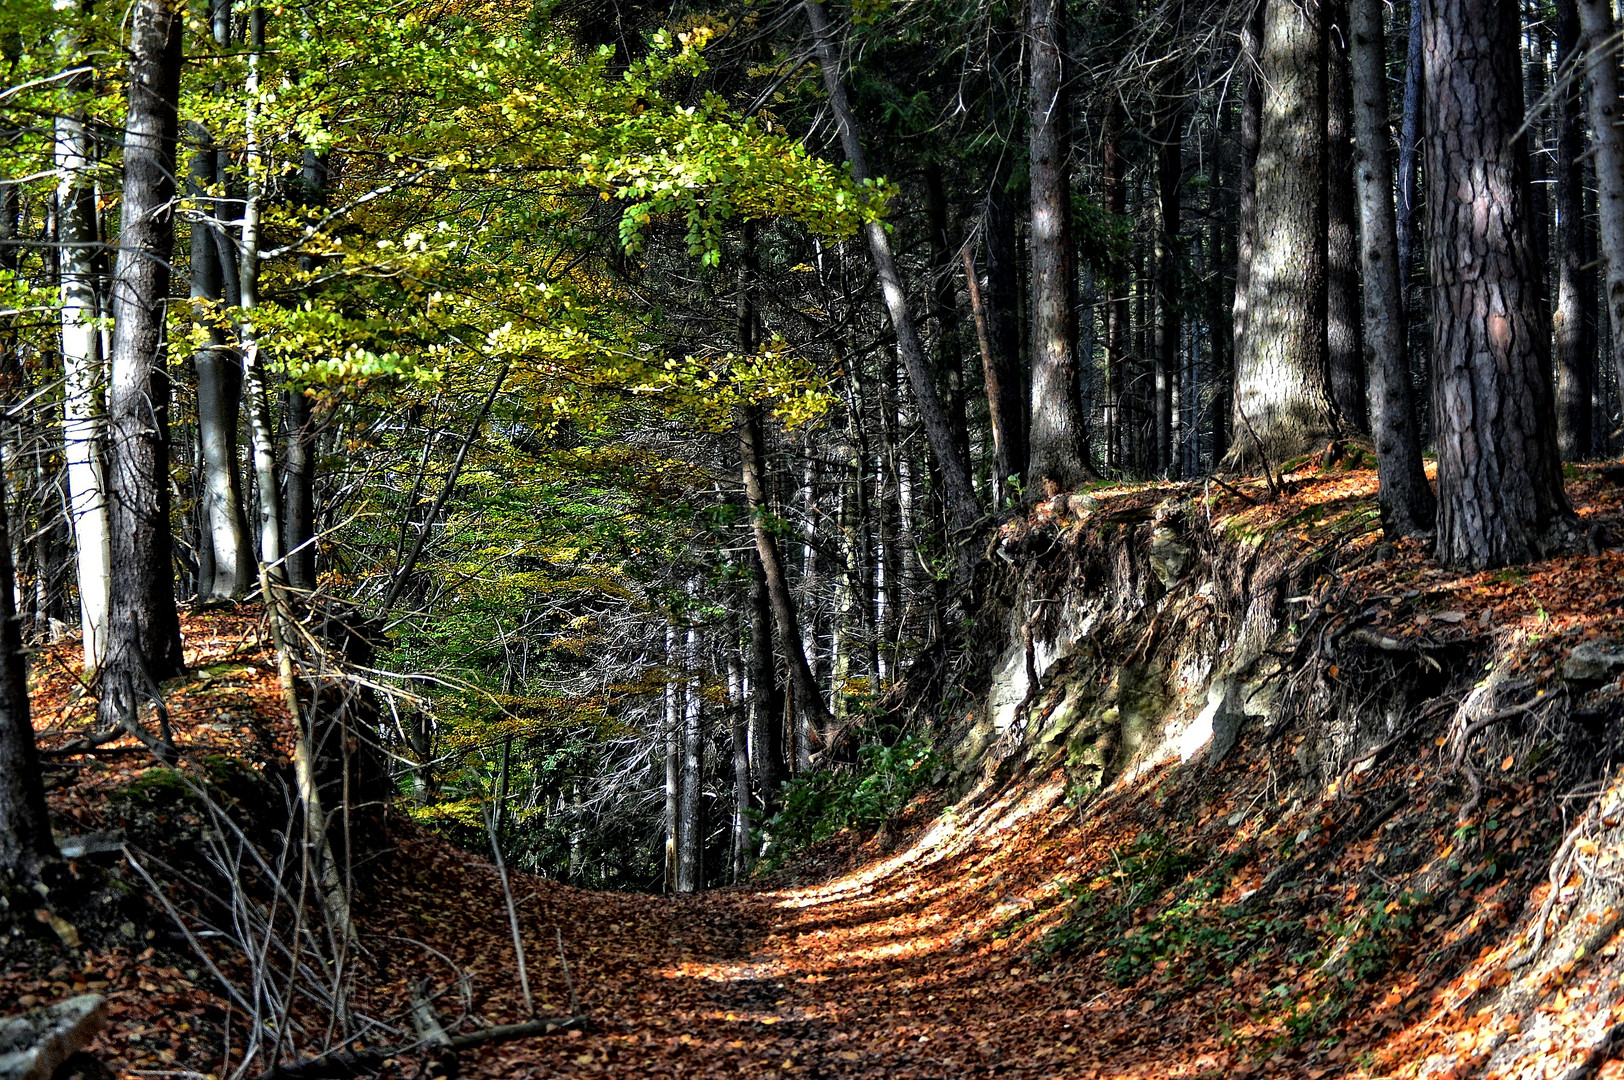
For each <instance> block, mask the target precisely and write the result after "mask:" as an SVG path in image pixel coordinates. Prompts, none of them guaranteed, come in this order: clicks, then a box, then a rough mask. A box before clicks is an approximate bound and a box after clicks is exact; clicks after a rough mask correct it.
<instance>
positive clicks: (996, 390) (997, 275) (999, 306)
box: [984, 155, 1027, 507]
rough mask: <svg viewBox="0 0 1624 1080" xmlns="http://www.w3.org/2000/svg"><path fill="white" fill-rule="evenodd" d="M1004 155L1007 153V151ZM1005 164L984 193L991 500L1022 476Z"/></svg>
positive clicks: (1013, 212)
mask: <svg viewBox="0 0 1624 1080" xmlns="http://www.w3.org/2000/svg"><path fill="white" fill-rule="evenodd" d="M1006 156H1007V155H1006ZM1011 182H1012V180H1011V176H1010V166H1009V165H1008V163H1007V162H1001V163H1000V166H999V168H998V170H997V171H996V172H995V173H994V174H993V182H992V191H991V192H989V193H988V195H987V291H986V294H985V295H986V308H987V311H986V324H987V351H988V353H989V354H990V356H991V360H990V361H989V362H988V363H987V365H986V368H985V372H984V374H985V377H986V391H987V408H988V411H989V412H991V413H992V414H993V415H995V416H996V417H997V420H996V421H995V422H996V424H997V429H996V432H995V438H996V443H995V450H994V452H995V460H994V463H993V474H994V478H995V487H994V492H995V493H996V495H997V498H996V500H995V505H997V506H999V507H1002V506H1005V505H1007V504H1008V502H1009V500H1010V499H1011V498H1013V496H1014V491H1013V490H1012V489H1011V487H1010V483H1009V481H1010V478H1011V477H1019V478H1020V479H1021V481H1022V482H1023V483H1024V482H1025V480H1026V460H1027V439H1026V432H1027V417H1026V408H1027V402H1026V388H1025V386H1023V385H1022V372H1021V325H1020V296H1019V290H1020V280H1021V278H1020V268H1019V267H1018V266H1017V260H1016V255H1015V246H1016V236H1015V234H1016V222H1017V218H1018V215H1019V211H1018V209H1017V205H1016V204H1017V199H1016V197H1015V192H1013V191H1011V190H1010V184H1011Z"/></svg>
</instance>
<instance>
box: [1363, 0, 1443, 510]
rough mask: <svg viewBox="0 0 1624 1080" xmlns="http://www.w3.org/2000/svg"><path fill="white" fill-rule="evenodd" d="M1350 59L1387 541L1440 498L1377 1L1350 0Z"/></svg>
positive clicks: (1373, 413)
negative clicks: (1415, 363) (1407, 311)
mask: <svg viewBox="0 0 1624 1080" xmlns="http://www.w3.org/2000/svg"><path fill="white" fill-rule="evenodd" d="M1348 13H1349V34H1348V54H1349V56H1348V58H1349V61H1350V67H1351V74H1352V83H1353V125H1354V132H1355V138H1356V139H1357V140H1358V153H1357V154H1356V156H1355V160H1356V163H1357V166H1358V168H1357V172H1356V174H1355V179H1356V181H1357V186H1358V194H1359V220H1360V234H1361V239H1362V244H1361V245H1360V249H1359V251H1360V256H1361V262H1362V264H1363V268H1364V276H1365V305H1364V330H1365V334H1364V349H1365V358H1366V360H1367V361H1368V362H1369V368H1370V420H1371V429H1372V431H1371V433H1372V435H1373V436H1374V437H1375V440H1376V472H1377V477H1378V480H1379V483H1380V485H1381V486H1380V489H1379V490H1378V491H1377V501H1378V502H1379V503H1380V505H1381V514H1382V529H1383V530H1384V531H1385V532H1386V534H1387V536H1388V537H1389V538H1392V537H1397V536H1414V535H1418V534H1421V533H1429V532H1431V531H1432V524H1433V517H1434V515H1435V514H1436V512H1437V502H1436V501H1435V500H1434V499H1433V496H1432V488H1431V487H1429V486H1428V485H1427V475H1426V472H1425V471H1424V470H1423V467H1422V463H1421V441H1420V438H1419V437H1418V435H1417V432H1416V424H1415V400H1414V395H1413V394H1412V393H1411V389H1410V361H1409V350H1408V348H1407V347H1406V335H1405V333H1404V287H1403V283H1402V282H1401V281H1400V280H1399V266H1398V233H1397V224H1396V215H1395V211H1394V207H1393V181H1392V178H1393V167H1392V158H1391V156H1390V151H1389V146H1390V145H1391V141H1392V139H1391V135H1390V133H1389V131H1388V127H1387V71H1386V68H1387V49H1386V44H1385V42H1384V41H1383V33H1382V0H1348Z"/></svg>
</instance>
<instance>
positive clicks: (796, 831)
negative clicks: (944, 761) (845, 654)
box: [762, 735, 936, 871]
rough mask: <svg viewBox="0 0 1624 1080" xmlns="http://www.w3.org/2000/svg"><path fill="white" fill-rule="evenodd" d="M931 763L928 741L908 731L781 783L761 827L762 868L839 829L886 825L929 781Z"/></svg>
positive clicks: (775, 866) (933, 759)
mask: <svg viewBox="0 0 1624 1080" xmlns="http://www.w3.org/2000/svg"><path fill="white" fill-rule="evenodd" d="M935 766H936V753H935V751H934V750H933V749H932V748H931V745H930V743H929V741H928V740H926V739H923V738H919V737H917V736H913V735H908V736H904V737H903V738H900V739H898V740H896V741H895V742H893V743H890V744H887V743H885V742H884V741H875V742H871V743H868V744H866V745H865V746H863V748H862V749H860V750H859V751H858V752H857V763H856V764H855V765H852V766H846V767H841V768H837V769H833V770H830V771H827V772H816V773H812V774H811V775H808V776H802V777H797V778H796V779H795V780H793V781H791V782H790V783H789V784H788V785H787V786H786V787H785V788H784V794H783V805H782V808H781V809H780V810H779V811H778V813H776V814H774V815H773V816H772V818H771V819H770V820H768V821H767V822H766V823H765V825H764V827H763V829H762V831H763V832H765V833H766V834H767V835H768V836H770V837H771V838H772V847H771V848H770V849H769V851H768V853H767V856H766V858H765V859H763V861H762V866H763V868H764V869H766V870H768V871H771V870H776V869H778V868H779V867H780V866H782V865H784V863H785V862H786V861H787V860H788V859H790V858H791V857H792V856H794V855H796V854H798V853H799V852H802V851H805V850H806V849H807V848H808V847H810V846H811V845H813V844H815V843H817V842H818V841H819V840H825V839H827V838H828V837H830V836H833V835H834V834H835V833H837V832H839V831H840V830H841V829H865V828H878V827H879V826H882V825H890V824H891V823H893V822H895V821H896V819H897V818H898V817H900V816H901V815H902V811H903V809H904V808H905V807H907V805H908V802H909V801H910V800H911V799H912V798H913V797H914V795H915V793H917V792H918V791H919V790H920V789H921V788H923V787H924V786H925V785H926V784H927V783H928V782H929V780H930V775H931V772H932V771H933V770H934V769H935Z"/></svg>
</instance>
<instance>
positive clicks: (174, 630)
mask: <svg viewBox="0 0 1624 1080" xmlns="http://www.w3.org/2000/svg"><path fill="white" fill-rule="evenodd" d="M183 22H184V20H183V19H182V18H181V15H180V13H179V12H178V11H177V10H176V9H175V8H174V7H172V6H170V4H169V3H168V0H137V3H136V5H135V10H134V15H133V18H132V20H131V28H130V81H129V86H130V90H129V110H128V118H127V120H126V122H125V127H124V192H123V210H122V218H123V224H122V228H121V230H120V234H119V253H118V261H117V263H116V264H115V265H114V269H113V350H112V358H111V362H110V364H109V379H108V395H107V433H108V434H107V462H108V466H107V487H108V524H109V527H110V531H111V535H112V545H111V547H112V573H111V584H112V588H111V599H112V615H111V618H110V619H109V621H108V646H107V660H106V663H105V666H104V667H103V669H102V678H101V688H102V698H101V710H102V716H103V718H104V720H105V721H106V722H108V723H109V724H113V723H122V724H125V725H126V726H132V725H134V724H135V723H136V713H137V709H138V707H139V705H140V704H141V703H142V702H145V701H153V702H155V703H158V704H160V705H161V701H160V700H159V695H158V692H157V684H158V683H159V682H160V681H161V680H163V679H167V678H169V677H171V676H173V675H177V674H179V673H180V671H181V670H182V669H183V667H184V660H183V658H182V656H181V643H180V620H179V618H178V616H177V615H176V611H175V577H174V572H173V570H172V569H171V559H172V557H173V556H172V554H171V549H172V546H173V544H172V540H171V534H170V525H169V509H170V507H169V502H170V500H169V372H168V370H167V362H166V357H167V352H168V345H167V342H166V340H165V327H164V319H165V316H166V314H167V311H168V295H169V277H170V265H171V260H172V258H173V254H174V241H175V209H174V201H175V188H176V184H175V171H176V143H177V140H178V137H179V129H178V123H179V122H178V102H179V97H180V63H181V30H182V26H183Z"/></svg>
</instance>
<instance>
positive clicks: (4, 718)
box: [0, 462, 57, 895]
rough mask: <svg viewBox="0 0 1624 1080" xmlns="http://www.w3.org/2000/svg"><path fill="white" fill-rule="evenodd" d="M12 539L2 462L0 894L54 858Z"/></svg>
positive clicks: (33, 877)
mask: <svg viewBox="0 0 1624 1080" xmlns="http://www.w3.org/2000/svg"><path fill="white" fill-rule="evenodd" d="M12 580H13V573H12V565H11V536H10V531H9V529H8V528H7V523H6V489H5V463H3V462H0V584H3V585H4V587H3V588H0V895H3V890H4V887H5V886H6V885H13V884H15V885H28V884H32V883H33V882H35V881H37V880H38V879H39V871H40V867H41V866H42V865H43V864H44V863H46V862H48V861H49V860H51V859H54V858H56V856H57V851H56V842H55V841H54V840H53V839H52V838H51V822H50V816H49V814H47V812H46V809H45V787H44V785H43V784H42V783H41V782H40V775H41V774H40V765H39V752H38V750H37V749H36V748H35V746H34V724H33V720H32V719H31V717H30V713H29V703H28V665H27V660H26V659H25V657H24V656H23V643H22V635H21V634H20V633H19V627H18V620H17V611H16V607H15V606H14V603H13V600H12V596H11V582H12Z"/></svg>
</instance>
